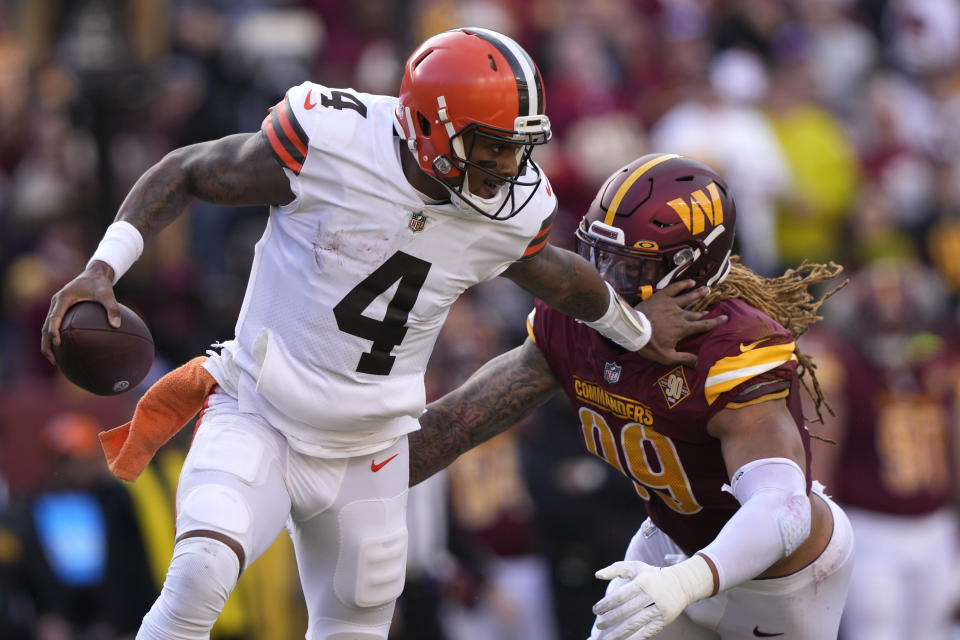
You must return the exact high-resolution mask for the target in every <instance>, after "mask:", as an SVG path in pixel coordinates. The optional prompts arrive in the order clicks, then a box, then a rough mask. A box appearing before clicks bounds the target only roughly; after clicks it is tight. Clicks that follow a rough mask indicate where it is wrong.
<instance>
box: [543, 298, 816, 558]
mask: <svg viewBox="0 0 960 640" xmlns="http://www.w3.org/2000/svg"><path fill="white" fill-rule="evenodd" d="M719 314H726V315H727V316H729V320H728V321H727V322H726V323H724V324H722V325H720V326H719V327H717V328H716V329H714V330H713V331H710V332H709V333H706V334H699V335H697V336H693V337H691V338H688V339H686V340H684V341H683V342H681V343H680V344H679V345H678V346H677V349H678V350H680V351H687V352H691V353H695V354H697V357H698V361H699V365H698V368H697V369H691V368H689V367H683V366H680V365H673V366H668V365H661V364H657V363H655V362H652V361H650V360H647V359H646V358H644V357H643V356H640V355H638V354H636V353H632V352H629V351H625V350H624V349H621V348H620V347H618V346H617V345H615V344H614V343H612V342H610V341H608V340H607V339H605V338H604V337H603V336H601V335H600V334H598V333H597V332H595V331H594V330H593V329H590V328H589V327H587V326H586V325H584V324H582V323H579V322H577V321H576V320H574V319H573V318H571V317H569V316H567V315H565V314H563V313H560V312H559V311H556V310H554V309H551V308H550V307H548V306H547V305H545V304H543V303H542V302H540V301H539V300H538V301H537V303H536V307H535V308H534V310H533V312H532V313H531V314H530V317H529V319H528V322H527V330H528V332H529V334H530V337H531V338H532V339H533V341H534V342H535V343H536V345H537V346H538V347H539V348H540V351H541V352H542V353H543V355H544V356H545V357H546V359H547V362H548V363H549V365H550V368H551V369H552V370H553V373H554V375H555V376H556V377H557V379H558V380H559V381H560V384H561V385H562V386H563V389H564V392H565V393H566V395H567V397H568V398H569V400H570V403H571V405H572V406H573V409H574V411H576V413H577V417H578V419H579V423H580V429H581V435H582V437H583V442H584V444H585V445H586V447H587V449H588V450H589V451H590V452H591V453H593V454H595V455H597V456H599V457H600V458H603V460H604V461H606V462H607V464H609V465H611V466H613V467H614V468H616V469H617V470H618V471H620V472H621V473H623V474H624V475H625V476H627V477H628V478H630V479H631V480H632V481H633V483H634V487H635V488H636V491H637V493H638V494H639V495H640V497H642V498H643V499H644V500H645V501H646V505H647V513H648V514H649V516H650V518H651V519H652V520H653V521H654V523H656V525H657V526H658V527H660V528H661V529H662V530H663V531H664V532H666V533H667V534H668V535H669V536H670V537H671V538H672V539H673V540H674V541H675V542H676V543H677V544H678V545H680V547H681V548H682V549H683V550H684V551H685V552H686V553H688V554H692V553H694V552H696V551H698V550H699V549H701V548H703V547H704V546H706V545H707V544H708V543H709V542H711V541H712V540H713V539H714V538H715V537H716V536H717V534H718V533H719V532H720V529H721V528H722V527H723V525H724V524H725V523H726V522H727V520H729V519H730V517H731V516H732V515H733V513H734V512H735V511H736V510H737V508H738V507H739V503H738V502H737V500H736V499H735V498H734V497H733V496H732V495H731V494H730V493H727V492H725V491H723V490H722V487H723V486H724V485H725V484H726V483H727V482H729V478H728V476H727V470H726V467H725V465H724V462H723V456H722V453H721V450H720V441H719V440H717V439H716V438H714V437H712V436H710V435H709V434H708V433H707V422H709V420H710V418H711V417H713V415H714V414H715V413H717V412H718V411H720V410H721V409H723V408H725V407H731V408H732V407H738V406H745V405H748V404H754V403H757V402H764V401H766V400H772V399H776V398H786V400H787V406H788V407H789V408H790V412H791V414H792V415H793V417H794V420H795V421H796V423H797V430H798V431H799V432H800V435H801V437H802V439H803V444H804V448H805V450H806V452H807V460H806V466H807V477H808V478H809V477H810V474H809V469H810V446H809V445H810V443H809V436H808V434H807V430H806V427H805V426H804V424H803V416H802V413H801V409H800V398H799V395H798V392H797V389H798V384H797V371H796V369H797V362H796V359H795V356H794V355H793V351H794V346H795V345H794V337H793V334H791V333H790V332H789V331H787V330H786V329H784V328H783V327H781V326H780V325H779V324H777V323H776V322H774V321H773V320H772V319H771V318H770V317H768V316H767V315H765V314H763V313H761V312H760V311H758V310H757V309H755V308H753V307H751V306H750V305H748V304H746V303H745V302H743V301H741V300H725V301H723V302H720V303H718V304H716V305H714V306H713V307H712V308H711V309H710V313H709V314H708V317H712V316H716V315H719ZM809 488H810V481H809V479H808V481H807V489H808V491H809Z"/></svg>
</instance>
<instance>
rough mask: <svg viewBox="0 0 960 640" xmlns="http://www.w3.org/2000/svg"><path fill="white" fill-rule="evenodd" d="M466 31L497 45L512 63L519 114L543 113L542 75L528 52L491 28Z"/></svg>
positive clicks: (533, 114)
mask: <svg viewBox="0 0 960 640" xmlns="http://www.w3.org/2000/svg"><path fill="white" fill-rule="evenodd" d="M466 31H467V32H468V33H472V34H474V35H476V36H478V37H480V38H483V39H484V40H486V41H487V42H489V43H490V44H492V45H493V46H494V47H496V48H497V51H499V52H500V54H501V55H502V56H503V57H504V58H505V59H506V61H507V63H508V64H509V65H510V70H511V71H513V75H514V77H515V78H516V79H517V97H518V100H519V105H520V108H519V110H518V113H517V115H519V116H535V115H537V114H539V113H542V112H543V100H541V98H540V96H541V95H542V93H543V89H542V87H541V84H540V75H539V74H538V73H537V68H536V66H534V64H533V61H532V60H531V59H530V56H529V55H528V54H527V52H526V51H524V50H523V49H521V48H520V45H518V44H517V43H516V42H514V41H513V40H511V39H510V38H508V37H506V36H504V35H502V34H499V33H496V32H494V31H490V30H489V29H478V28H473V27H471V28H469V29H466Z"/></svg>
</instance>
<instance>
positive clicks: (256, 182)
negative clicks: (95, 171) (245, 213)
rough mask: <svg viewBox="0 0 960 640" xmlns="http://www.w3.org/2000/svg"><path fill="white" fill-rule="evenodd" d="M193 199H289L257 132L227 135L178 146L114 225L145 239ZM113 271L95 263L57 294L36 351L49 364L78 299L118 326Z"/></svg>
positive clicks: (143, 181) (141, 183)
mask: <svg viewBox="0 0 960 640" xmlns="http://www.w3.org/2000/svg"><path fill="white" fill-rule="evenodd" d="M194 198H199V199H201V200H205V201H207V202H211V203H213V204H220V205H233V206H239V205H256V204H282V203H286V202H289V201H290V200H292V199H293V192H292V191H291V190H290V183H289V180H288V179H287V176H286V175H285V174H284V172H283V169H282V168H281V167H280V164H279V163H278V162H277V161H276V160H275V159H274V157H273V155H272V153H271V151H270V143H269V142H268V141H267V138H266V136H265V135H264V134H263V133H262V132H257V133H245V134H237V135H232V136H227V137H225V138H221V139H220V140H214V141H212V142H202V143H200V144H195V145H191V146H188V147H183V148H181V149H177V150H175V151H172V152H170V153H169V154H167V155H166V156H165V157H164V158H163V159H162V160H160V162H158V163H157V164H155V165H154V166H153V167H151V168H150V169H148V170H147V172H146V173H144V174H143V175H142V176H141V177H140V179H139V180H137V183H136V184H135V185H134V186H133V188H132V189H131V190H130V193H129V194H127V197H126V199H125V200H124V201H123V204H122V205H121V206H120V211H119V212H118V213H117V217H116V220H117V221H121V220H122V221H125V222H128V223H130V224H132V225H133V226H134V227H136V229H137V230H138V231H139V232H140V234H141V235H142V236H143V238H144V240H149V239H150V238H152V237H153V236H155V235H156V234H157V233H159V232H160V231H161V230H162V229H163V228H164V227H166V226H167V225H168V224H170V223H171V222H173V221H174V220H175V219H176V218H177V217H178V216H180V214H181V213H183V211H184V210H185V209H186V208H187V205H188V204H189V203H190V201H191V200H193V199H194ZM113 276H114V273H113V269H112V268H111V267H110V266H109V265H107V264H106V263H105V262H101V261H99V260H97V261H94V262H92V263H91V264H90V266H89V268H87V269H84V271H83V272H82V273H80V274H79V275H78V276H77V277H76V278H74V279H73V280H71V281H70V282H68V283H67V284H66V286H64V287H63V288H62V289H61V290H60V291H58V292H57V293H56V294H55V295H54V296H53V299H52V300H51V304H50V311H49V312H48V313H47V319H46V320H45V321H44V323H43V330H42V332H41V344H40V350H41V352H43V354H44V355H45V356H46V357H47V359H48V360H49V361H50V362H51V363H52V362H54V357H53V350H52V345H53V344H59V342H60V323H61V321H62V320H63V315H64V313H66V311H67V309H68V308H69V307H70V306H71V305H73V304H74V303H76V302H79V301H81V300H95V301H97V302H99V303H100V304H102V305H103V306H104V307H105V308H106V309H107V313H108V314H109V315H110V317H111V321H114V320H115V325H114V326H119V307H118V305H117V301H116V298H115V297H114V295H113Z"/></svg>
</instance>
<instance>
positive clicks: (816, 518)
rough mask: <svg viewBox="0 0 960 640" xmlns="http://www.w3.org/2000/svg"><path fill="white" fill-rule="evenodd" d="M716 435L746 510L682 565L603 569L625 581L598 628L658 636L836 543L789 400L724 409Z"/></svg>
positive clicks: (613, 587) (614, 586)
mask: <svg viewBox="0 0 960 640" xmlns="http://www.w3.org/2000/svg"><path fill="white" fill-rule="evenodd" d="M707 433H709V434H710V435H711V436H713V437H715V438H717V439H718V440H720V445H721V448H722V451H723V460H724V463H725V464H726V467H727V470H728V474H729V476H730V478H731V480H730V484H731V485H732V488H731V489H730V492H731V493H732V494H733V496H734V497H735V498H736V499H737V500H738V501H739V502H740V504H741V506H740V508H739V509H738V510H737V511H736V513H735V514H734V515H733V517H732V518H731V519H730V520H728V521H727V523H726V524H725V525H724V526H723V528H722V529H721V530H720V532H719V534H718V535H717V537H716V538H715V539H714V540H713V541H712V542H711V543H710V544H708V545H707V546H706V547H704V548H703V549H701V550H700V551H699V552H697V553H696V554H694V555H693V556H692V557H691V558H689V559H687V560H684V561H683V562H680V563H678V564H675V565H672V566H669V567H665V568H660V567H654V566H650V565H647V564H645V563H643V562H640V561H636V560H623V561H620V562H616V563H614V564H612V565H610V566H609V567H606V568H604V569H602V570H600V571H598V572H597V577H598V578H602V579H605V580H614V579H616V580H615V581H614V582H611V584H610V587H609V588H608V590H607V595H606V597H604V598H603V599H602V600H600V601H599V602H598V603H597V604H596V605H595V606H594V613H596V614H597V628H598V629H601V630H607V633H608V634H609V636H610V637H626V636H627V635H628V634H627V630H630V632H631V633H635V634H636V635H631V636H630V637H631V638H649V637H651V636H653V635H655V634H656V633H658V632H659V631H660V630H661V629H662V628H663V627H664V626H666V625H668V624H670V623H671V622H672V621H673V620H674V619H675V618H676V617H677V616H678V615H679V614H680V612H682V611H683V610H684V609H685V608H686V607H687V606H689V605H690V604H692V603H693V602H696V601H697V600H701V599H703V598H707V597H709V596H711V595H712V594H715V593H717V592H718V591H723V590H725V589H728V588H730V587H733V586H736V585H738V584H740V583H742V582H744V581H746V580H750V579H753V578H756V577H758V576H760V577H773V576H783V575H788V574H790V573H793V572H794V571H797V570H799V569H800V568H802V567H804V566H807V565H808V564H810V563H811V562H813V560H814V559H816V557H817V556H818V555H819V554H820V552H821V551H822V549H823V548H824V547H825V546H826V544H827V542H828V541H829V538H830V532H831V530H832V523H831V520H830V515H829V507H827V506H826V504H825V503H822V502H820V501H819V500H818V501H816V502H814V501H813V500H812V499H811V497H809V496H808V495H807V493H806V477H805V475H804V471H803V469H804V465H805V454H804V448H803V442H802V440H801V438H800V433H799V431H798V430H797V425H796V423H795V422H794V420H793V417H792V415H791V414H790V411H789V409H788V408H787V405H786V401H785V400H783V399H775V400H769V401H766V402H760V403H758V404H754V405H749V406H745V407H741V408H736V409H734V408H725V409H723V410H721V411H720V412H719V413H717V414H716V415H715V416H714V417H713V418H712V419H711V420H710V422H709V423H708V424H707ZM814 507H815V508H814ZM811 531H812V532H813V533H811ZM651 605H653V606H651ZM620 632H623V635H618V634H620Z"/></svg>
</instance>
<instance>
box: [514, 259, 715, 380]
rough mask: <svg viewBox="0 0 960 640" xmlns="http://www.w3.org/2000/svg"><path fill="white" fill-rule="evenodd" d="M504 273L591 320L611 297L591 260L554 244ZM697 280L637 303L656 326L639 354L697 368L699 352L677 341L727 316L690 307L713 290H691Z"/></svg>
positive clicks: (677, 284) (555, 305)
mask: <svg viewBox="0 0 960 640" xmlns="http://www.w3.org/2000/svg"><path fill="white" fill-rule="evenodd" d="M503 275H504V276H506V277H508V278H510V279H511V280H513V281H514V282H516V283H517V284H518V285H520V286H521V287H523V288H524V289H526V290H527V291H529V292H530V293H532V294H533V295H535V296H537V297H538V298H540V299H541V300H543V301H544V302H546V303H547V304H548V305H550V306H551V307H553V308H554V309H557V310H558V311H562V312H563V313H565V314H567V315H569V316H573V317H574V318H577V319H579V320H583V321H586V322H593V321H594V320H596V319H597V318H599V317H600V316H602V315H603V314H604V312H605V311H606V310H607V305H608V304H609V302H610V297H609V294H608V292H607V286H606V284H604V282H603V279H602V278H601V277H600V274H599V273H598V272H597V270H596V269H594V268H593V266H592V265H591V264H590V263H589V262H587V261H586V260H584V259H583V258H582V257H580V256H579V255H577V254H576V253H573V252H572V251H567V250H565V249H560V248H557V247H554V246H553V245H550V244H548V245H546V246H545V247H544V248H543V250H542V251H541V252H540V253H538V254H537V255H536V256H534V257H533V258H531V259H529V260H523V261H520V262H515V263H514V264H512V265H511V266H510V268H509V269H507V270H506V271H504V273H503ZM694 284H695V282H694V281H693V280H681V281H680V282H674V283H671V284H670V285H668V286H667V287H665V288H664V289H662V290H660V291H658V292H656V293H655V294H653V296H651V297H650V298H648V299H647V300H644V301H643V302H641V303H639V304H638V305H637V306H636V309H637V310H638V311H640V312H641V313H642V314H643V315H645V316H646V317H647V320H649V321H650V327H651V331H652V335H651V337H650V340H649V342H647V344H646V346H644V347H643V348H642V349H640V350H639V351H637V353H639V354H641V355H642V356H643V357H645V358H647V359H649V360H653V361H654V362H659V363H661V364H684V365H687V366H691V367H696V365H697V358H696V356H695V355H694V354H692V353H683V352H679V351H677V350H676V346H677V343H678V342H680V341H681V340H683V339H684V338H686V337H687V336H689V335H693V334H695V333H702V332H705V331H710V330H711V329H713V328H714V327H716V326H718V325H720V324H722V323H724V322H726V320H727V317H726V316H717V317H715V318H710V319H707V320H703V319H702V317H703V316H704V315H705V313H701V312H696V311H690V309H689V307H691V306H692V305H693V304H695V303H696V302H697V301H699V300H700V299H701V298H703V297H704V296H706V295H707V293H709V289H708V288H707V287H699V288H696V289H692V288H691V287H693V286H694ZM604 335H607V334H604Z"/></svg>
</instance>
